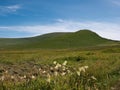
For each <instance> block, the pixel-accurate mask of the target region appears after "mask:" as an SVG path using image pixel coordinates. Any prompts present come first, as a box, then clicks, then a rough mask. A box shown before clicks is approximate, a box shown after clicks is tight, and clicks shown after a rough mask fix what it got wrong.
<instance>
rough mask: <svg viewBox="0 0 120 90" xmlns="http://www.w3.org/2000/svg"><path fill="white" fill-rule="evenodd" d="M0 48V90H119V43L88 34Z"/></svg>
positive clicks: (12, 41) (6, 44)
mask: <svg viewBox="0 0 120 90" xmlns="http://www.w3.org/2000/svg"><path fill="white" fill-rule="evenodd" d="M68 41H69V43H68ZM51 42H52V43H51ZM41 43H43V44H44V45H42V44H41ZM52 45H53V46H52ZM56 45H57V46H56ZM59 45H60V46H59ZM50 47H51V48H50ZM0 48H1V50H0V90H119V89H120V88H119V83H120V81H119V79H120V43H119V42H116V41H111V40H107V39H104V38H101V37H99V36H98V35H97V34H95V33H93V32H91V31H88V30H85V31H84V30H83V31H78V32H75V33H52V34H46V35H43V36H38V37H33V38H24V39H1V40H0Z"/></svg>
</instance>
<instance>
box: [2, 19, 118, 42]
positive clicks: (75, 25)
mask: <svg viewBox="0 0 120 90" xmlns="http://www.w3.org/2000/svg"><path fill="white" fill-rule="evenodd" d="M81 29H90V30H92V31H94V32H96V33H98V34H99V35H100V36H102V37H105V38H108V39H113V40H120V25H119V23H109V22H94V21H89V22H78V21H68V20H62V19H59V20H57V22H55V23H51V24H46V25H33V26H1V27H0V30H6V31H7V30H10V31H17V32H28V33H31V34H32V35H33V36H35V35H40V34H45V33H51V32H74V31H77V30H81ZM21 36H22V35H21Z"/></svg>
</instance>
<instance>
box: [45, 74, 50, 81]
mask: <svg viewBox="0 0 120 90" xmlns="http://www.w3.org/2000/svg"><path fill="white" fill-rule="evenodd" d="M46 81H47V82H48V83H50V81H51V77H50V74H48V75H47V80H46Z"/></svg>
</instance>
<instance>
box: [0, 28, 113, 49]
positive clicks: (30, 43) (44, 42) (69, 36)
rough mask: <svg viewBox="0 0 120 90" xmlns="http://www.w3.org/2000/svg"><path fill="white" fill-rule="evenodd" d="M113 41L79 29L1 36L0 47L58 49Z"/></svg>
mask: <svg viewBox="0 0 120 90" xmlns="http://www.w3.org/2000/svg"><path fill="white" fill-rule="evenodd" d="M111 42H114V41H112V40H108V39H105V38H102V37H100V36H99V35H98V34H96V33H95V32H92V31H90V30H79V31H77V32H65V33H64V32H59V33H49V34H44V35H40V36H36V37H30V38H16V39H10V38H1V39H0V48H2V49H5V48H13V49H34V48H43V49H60V48H78V47H90V46H98V45H102V44H106V43H111Z"/></svg>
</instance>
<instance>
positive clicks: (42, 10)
mask: <svg viewBox="0 0 120 90" xmlns="http://www.w3.org/2000/svg"><path fill="white" fill-rule="evenodd" d="M119 10H120V0H0V37H11V38H12V37H31V36H36V35H41V34H45V33H50V32H73V31H77V30H80V29H91V30H92V31H94V32H96V33H98V34H99V35H101V36H102V37H105V38H109V39H114V40H120V35H119V34H120V12H119Z"/></svg>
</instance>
